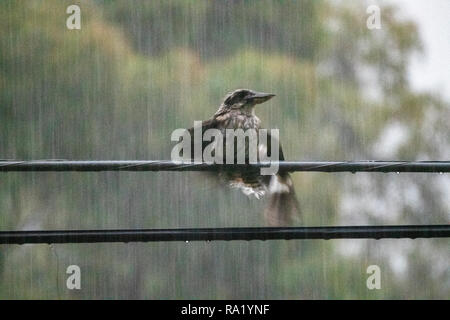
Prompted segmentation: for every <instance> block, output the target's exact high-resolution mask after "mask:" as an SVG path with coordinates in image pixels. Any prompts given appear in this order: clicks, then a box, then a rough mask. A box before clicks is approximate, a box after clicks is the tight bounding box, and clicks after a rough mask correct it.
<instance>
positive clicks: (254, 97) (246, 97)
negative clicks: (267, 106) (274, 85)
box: [221, 89, 275, 110]
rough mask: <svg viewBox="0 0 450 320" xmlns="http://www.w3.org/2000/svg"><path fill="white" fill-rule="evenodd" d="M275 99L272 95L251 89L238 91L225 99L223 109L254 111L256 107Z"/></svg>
mask: <svg viewBox="0 0 450 320" xmlns="http://www.w3.org/2000/svg"><path fill="white" fill-rule="evenodd" d="M273 97H275V95H274V94H272V93H264V92H257V91H253V90H249V89H237V90H235V91H233V92H231V93H229V94H227V96H226V97H225V99H224V101H223V103H222V106H221V108H223V109H247V110H250V109H252V108H253V107H254V106H255V105H257V104H260V103H263V102H266V101H267V100H270V99H271V98H273Z"/></svg>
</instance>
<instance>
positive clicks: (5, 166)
mask: <svg viewBox="0 0 450 320" xmlns="http://www.w3.org/2000/svg"><path fill="white" fill-rule="evenodd" d="M271 164H272V165H274V164H278V167H279V170H280V171H291V172H294V171H316V172H436V173H437V172H439V173H444V172H445V173H448V172H450V161H375V160H365V161H339V162H332V161H279V162H259V163H255V164H231V165H229V164H225V165H222V164H208V163H181V164H180V163H175V162H173V161H169V160H117V161H116V160H104V161H98V160H95V161H72V160H29V161H20V160H0V172H7V171H219V170H221V169H224V168H227V169H228V168H229V169H235V170H246V169H248V168H254V167H256V168H259V167H269V166H270V165H271Z"/></svg>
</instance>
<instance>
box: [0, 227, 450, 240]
mask: <svg viewBox="0 0 450 320" xmlns="http://www.w3.org/2000/svg"><path fill="white" fill-rule="evenodd" d="M449 237H450V225H421V226H417V225H405V226H341V227H279V228H274V227H272V228H203V229H198V228H195V229H141V230H139V229H137V230H136V229H129V230H126V229H125V230H64V231H61V230H60V231H0V244H25V243H49V244H50V243H96V242H156V241H216V240H283V239H284V240H291V239H302V240H305V239H325V240H328V239H385V238H394V239H400V238H410V239H415V238H449Z"/></svg>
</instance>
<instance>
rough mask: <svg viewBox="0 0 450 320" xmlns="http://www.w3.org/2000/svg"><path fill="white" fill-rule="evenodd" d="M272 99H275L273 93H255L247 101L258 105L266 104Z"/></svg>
mask: <svg viewBox="0 0 450 320" xmlns="http://www.w3.org/2000/svg"><path fill="white" fill-rule="evenodd" d="M273 97H275V95H274V94H273V93H265V92H255V93H254V94H253V95H252V96H251V97H250V98H249V100H251V101H252V102H254V103H255V104H260V103H263V102H266V101H267V100H270V99H272V98H273Z"/></svg>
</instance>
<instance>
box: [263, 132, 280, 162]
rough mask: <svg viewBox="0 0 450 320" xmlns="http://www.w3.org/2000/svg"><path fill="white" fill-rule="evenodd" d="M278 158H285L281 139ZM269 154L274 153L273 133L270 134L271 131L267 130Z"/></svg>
mask: <svg viewBox="0 0 450 320" xmlns="http://www.w3.org/2000/svg"><path fill="white" fill-rule="evenodd" d="M278 146H279V148H278V160H279V161H283V160H284V154H283V148H281V143H280V140H278ZM267 154H272V135H271V134H270V131H269V130H268V131H267Z"/></svg>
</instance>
